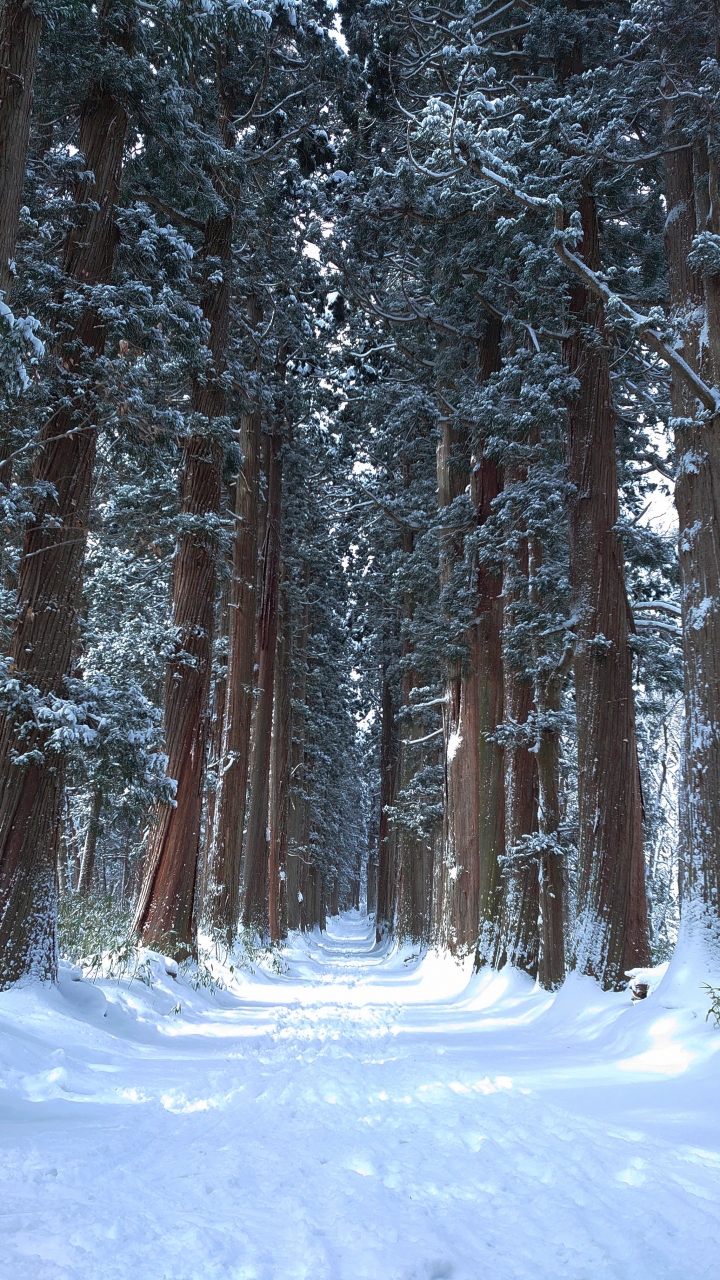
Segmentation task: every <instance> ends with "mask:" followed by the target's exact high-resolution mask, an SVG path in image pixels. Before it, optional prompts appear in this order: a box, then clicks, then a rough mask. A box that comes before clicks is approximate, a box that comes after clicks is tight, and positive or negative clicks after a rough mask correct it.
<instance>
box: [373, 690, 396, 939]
mask: <svg viewBox="0 0 720 1280" xmlns="http://www.w3.org/2000/svg"><path fill="white" fill-rule="evenodd" d="M396 783H397V741H396V733H395V708H394V706H393V698H392V690H391V688H390V681H389V680H388V678H387V675H386V673H383V685H382V701H381V705H380V833H379V837H378V878H377V913H376V916H375V933H376V938H377V941H378V942H380V941H381V940H382V939H383V938H384V937H386V936H387V935H388V934H391V933H392V932H393V930H394V928H395V912H396V905H397V901H396V894H397V850H396V841H395V830H394V828H393V826H392V824H391V823H390V819H389V816H388V813H387V808H388V806H389V805H391V804H392V803H393V801H394V799H395V791H396Z"/></svg>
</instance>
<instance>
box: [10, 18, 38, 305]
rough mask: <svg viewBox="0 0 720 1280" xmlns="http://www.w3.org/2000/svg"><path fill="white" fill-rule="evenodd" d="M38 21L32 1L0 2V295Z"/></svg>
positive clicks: (18, 188) (18, 197)
mask: <svg viewBox="0 0 720 1280" xmlns="http://www.w3.org/2000/svg"><path fill="white" fill-rule="evenodd" d="M41 28H42V19H41V17H40V15H39V13H37V12H36V10H35V7H34V5H33V3H32V0H5V3H4V4H3V7H2V11H1V12H0V292H2V293H4V294H5V300H6V301H7V299H8V296H9V294H10V290H11V287H12V281H13V272H12V269H11V267H10V263H11V261H12V259H13V257H14V254H15V241H16V238H17V230H18V219H19V217H20V205H21V201H22V188H23V182H24V180H25V162H26V158H27V150H28V142H29V140H30V121H31V117H32V105H33V84H34V81H35V67H36V64H37V56H38V49H39V47H40V31H41Z"/></svg>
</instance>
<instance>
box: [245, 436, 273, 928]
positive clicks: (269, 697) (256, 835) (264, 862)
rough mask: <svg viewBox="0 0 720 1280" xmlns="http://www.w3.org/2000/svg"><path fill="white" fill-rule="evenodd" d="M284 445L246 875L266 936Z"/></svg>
mask: <svg viewBox="0 0 720 1280" xmlns="http://www.w3.org/2000/svg"><path fill="white" fill-rule="evenodd" d="M281 451H282V439H281V435H280V431H279V430H276V431H274V432H273V435H272V437H271V440H270V450H269V460H268V498H267V518H266V522H265V523H266V528H265V546H264V549H263V579H262V598H261V601H260V616H259V620H258V664H257V665H258V697H257V707H256V710H255V725H254V736H253V753H252V766H251V772H250V804H249V811H248V827H247V840H246V845H245V868H244V875H243V907H242V922H243V925H244V926H245V927H246V928H254V929H256V930H257V931H258V933H259V934H260V935H261V936H263V937H264V936H265V935H266V934H267V932H268V802H269V781H270V747H271V737H272V715H273V700H274V686H275V656H276V655H275V650H276V645H277V633H278V603H279V588H280V512H281V496H282V457H281Z"/></svg>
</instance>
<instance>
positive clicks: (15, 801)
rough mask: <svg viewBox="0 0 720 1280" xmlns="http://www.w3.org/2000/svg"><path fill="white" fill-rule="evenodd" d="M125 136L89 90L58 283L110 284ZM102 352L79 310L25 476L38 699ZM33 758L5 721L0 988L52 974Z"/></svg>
mask: <svg viewBox="0 0 720 1280" xmlns="http://www.w3.org/2000/svg"><path fill="white" fill-rule="evenodd" d="M113 39H114V41H115V43H117V44H118V45H120V46H121V47H122V48H124V49H127V48H129V46H130V37H129V33H127V32H126V33H122V32H121V33H118V32H114V33H113ZM126 126H127V119H126V114H125V109H124V107H123V106H122V104H121V103H120V102H118V100H117V99H116V98H115V97H113V95H112V94H111V93H109V92H108V91H106V90H105V89H104V88H103V87H102V86H100V85H94V86H93V87H92V89H91V92H90V94H89V96H88V99H87V101H86V102H85V104H84V106H83V108H82V112H81V117H80V135H79V149H80V151H81V152H82V154H83V155H84V157H85V167H84V172H83V177H82V179H81V181H80V182H79V183H78V185H77V188H76V190H75V193H74V194H75V201H76V204H77V207H78V210H79V214H78V219H77V222H76V224H75V226H74V227H73V229H72V231H71V232H70V234H69V236H68V239H67V241H66V244H65V251H64V260H63V266H64V269H65V272H66V274H67V276H69V277H70V278H71V279H72V280H73V281H74V282H78V283H81V284H83V285H96V284H104V283H107V282H108V281H109V280H110V277H111V272H112V266H113V259H114V250H115V240H116V236H115V223H114V211H115V203H116V200H117V193H118V187H119V182H120V174H121V169H122V158H123V148H124V141H125V131H126ZM104 349H105V327H104V325H103V324H102V322H101V320H100V318H99V317H98V315H97V313H96V312H95V311H94V310H93V309H92V308H90V307H86V308H85V309H84V310H83V312H82V314H81V316H80V319H79V320H78V322H77V325H76V326H75V329H74V331H73V333H72V335H71V336H70V339H69V340H68V342H66V343H65V344H63V347H62V348H61V349H60V350H58V352H57V355H58V364H60V363H62V364H63V366H64V367H65V369H66V371H67V385H66V387H65V389H64V390H65V397H64V401H63V406H62V408H60V409H58V410H57V411H56V412H55V413H54V414H52V416H51V417H50V418H49V419H48V421H47V422H46V424H45V426H44V428H43V431H42V434H41V438H40V449H39V452H38V457H37V461H36V463H35V466H34V468H33V478H34V480H35V481H36V483H38V484H39V485H44V486H47V489H48V491H49V492H53V490H54V494H55V496H54V497H53V498H50V497H47V498H44V499H43V500H41V501H40V502H39V503H38V505H37V508H36V511H35V515H34V518H33V521H32V523H31V524H30V525H29V526H28V528H27V530H26V533H25V537H24V540H23V551H22V556H21V560H20V569H19V581H18V603H17V621H16V623H15V627H14V631H13V636H12V642H11V647H10V658H11V661H12V669H13V672H14V674H15V676H16V677H17V678H18V679H19V680H20V681H21V682H22V683H23V684H29V685H33V686H35V687H36V688H37V689H38V690H39V692H40V694H41V695H48V694H58V695H59V694H62V692H63V685H64V680H65V677H66V676H67V675H68V674H69V672H70V669H71V663H72V653H73V646H74V643H75V639H76V635H77V622H78V617H79V611H80V604H81V589H82V567H83V560H84V554H85V539H86V535H87V526H88V518H89V509H90V497H91V488H92V477H93V467H94V461H95V448H96V423H95V416H94V414H95V409H94V404H93V402H92V400H90V401H88V400H87V399H86V395H87V392H86V391H85V389H84V386H83V380H84V379H85V378H87V375H88V366H89V363H90V362H92V360H93V358H94V357H96V356H99V355H101V354H102V353H103V351H104ZM88 419H89V421H88ZM46 517H47V519H46ZM43 748H44V738H43V735H42V733H41V732H40V731H39V730H38V731H36V732H35V733H34V734H32V735H31V736H30V737H29V738H24V739H23V740H22V742H20V741H19V740H18V738H17V725H16V724H15V722H14V720H13V718H12V716H5V717H3V718H2V720H0V788H1V796H0V987H4V986H8V985H10V984H11V983H12V982H14V981H16V980H17V979H18V978H20V977H22V976H23V975H24V974H26V973H32V974H34V975H36V976H40V977H54V976H55V973H56V963H57V961H56V946H55V918H56V910H55V904H56V860H57V841H58V835H59V826H60V812H61V806H62V795H63V782H64V768H63V763H62V759H61V758H56V759H53V758H51V757H50V758H49V757H48V756H47V754H43ZM35 751H37V752H38V753H40V759H33V760H32V762H31V763H29V764H27V765H17V764H15V763H14V756H15V753H16V752H17V753H20V754H22V753H28V752H35Z"/></svg>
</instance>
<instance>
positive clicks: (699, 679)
mask: <svg viewBox="0 0 720 1280" xmlns="http://www.w3.org/2000/svg"><path fill="white" fill-rule="evenodd" d="M665 89H666V91H667V96H668V102H667V105H666V107H665V113H664V135H665V140H666V148H667V149H666V153H665V193H666V200H667V221H666V223H665V245H666V252H667V260H668V268H669V285H670V302H671V306H672V309H673V315H674V318H675V320H676V322H677V325H678V329H679V331H680V332H681V334H682V342H683V345H682V354H683V357H684V359H685V360H686V362H687V363H688V364H689V365H690V366H691V368H692V369H693V370H694V371H695V372H696V373H698V374H700V375H701V376H702V377H703V378H704V379H705V381H706V382H708V383H709V384H710V385H712V386H715V387H717V386H719V385H720V275H718V274H711V273H708V274H706V275H703V276H702V277H701V276H700V275H699V274H696V273H695V272H694V271H693V270H692V268H691V266H690V264H689V262H688V255H689V253H690V250H691V248H692V241H693V238H694V236H695V235H697V234H698V233H700V232H703V231H709V232H711V233H712V234H714V235H718V234H719V233H720V210H719V208H718V206H719V204H720V181H719V178H718V166H717V162H716V161H715V160H714V159H712V158H710V157H709V155H708V149H707V146H706V145H705V143H704V142H697V143H696V144H695V147H694V150H691V149H690V148H685V149H682V150H680V149H678V145H679V143H681V142H682V141H683V140H684V139H683V137H682V135H681V133H680V132H679V131H678V128H677V126H676V123H675V119H674V111H675V108H674V106H673V104H672V101H671V99H672V93H673V87H672V86H668V85H666V86H665ZM703 328H704V336H705V341H704V342H703V341H701V334H702V332H703ZM670 394H671V402H672V409H673V415H674V417H675V418H676V419H678V420H680V421H683V422H684V423H685V424H686V425H685V426H684V427H682V428H681V429H678V428H676V431H675V449H676V455H677V469H676V482H675V505H676V507H677V512H678V523H679V560H680V578H681V587H682V630H683V656H684V660H685V661H684V672H685V725H684V750H683V777H682V796H681V804H680V823H681V862H680V892H681V899H682V900H683V901H684V902H687V901H689V900H691V899H694V898H697V899H699V900H700V902H702V903H703V904H704V905H705V906H706V907H707V908H709V909H710V912H711V914H712V915H713V916H715V917H716V918H717V917H718V916H720V591H719V588H718V584H719V583H720V415H715V416H714V417H713V418H711V419H710V420H707V418H705V420H703V419H702V418H701V417H700V415H699V413H698V408H699V406H698V402H697V399H696V397H695V394H694V391H693V389H692V388H691V387H690V386H689V385H687V384H685V383H684V382H682V381H681V380H680V379H679V378H677V377H676V376H673V380H672V384H671V393H670Z"/></svg>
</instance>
